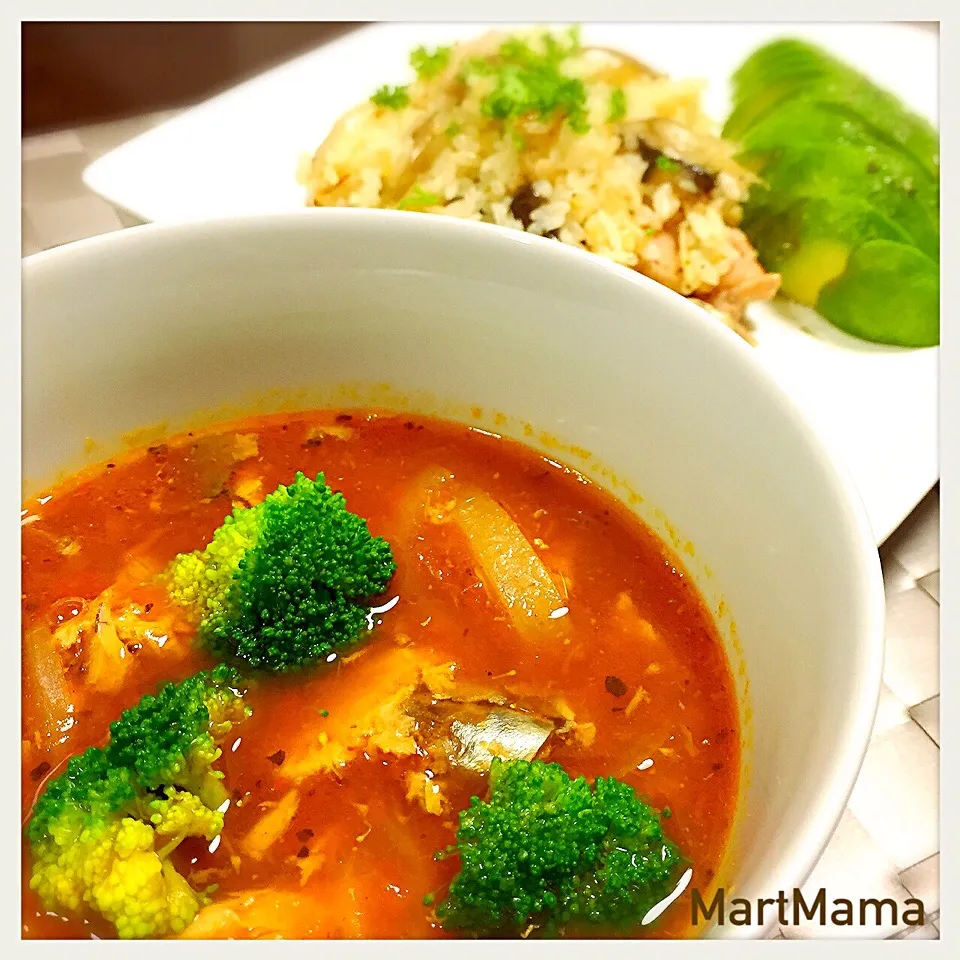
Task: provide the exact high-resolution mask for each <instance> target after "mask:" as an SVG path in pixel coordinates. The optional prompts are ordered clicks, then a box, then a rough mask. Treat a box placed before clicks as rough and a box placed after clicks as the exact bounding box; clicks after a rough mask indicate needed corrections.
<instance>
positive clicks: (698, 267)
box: [299, 32, 780, 340]
mask: <svg viewBox="0 0 960 960" xmlns="http://www.w3.org/2000/svg"><path fill="white" fill-rule="evenodd" d="M411 62H412V63H413V65H414V66H415V67H417V71H418V76H417V79H416V80H415V81H414V82H412V83H410V84H409V85H408V86H406V87H398V88H392V89H390V88H382V89H381V90H380V91H378V93H377V94H376V95H375V96H374V97H372V98H371V99H370V100H368V101H366V102H364V103H361V104H359V105H358V106H356V107H355V108H354V109H352V110H350V111H349V112H348V113H346V114H345V115H343V116H342V117H341V118H340V119H339V120H338V121H337V123H336V125H335V126H334V128H333V130H332V131H331V133H330V134H329V136H328V137H327V139H326V140H325V141H324V142H323V144H322V145H321V146H320V147H319V149H318V150H317V151H316V152H315V153H314V154H313V156H312V157H306V158H304V160H303V162H302V164H301V168H300V171H299V180H300V182H301V183H302V184H303V185H304V186H305V188H306V192H307V203H308V204H309V205H313V206H318V207H327V206H350V207H379V208H399V209H408V210H418V211H421V212H424V213H435V214H445V215H446V216H454V217H462V218H465V219H470V220H480V221H484V222H487V223H493V224H499V225H500V226H503V227H509V228H512V229H515V230H525V231H526V232H528V233H532V234H538V235H540V236H544V237H550V238H554V239H556V240H559V241H561V242H563V243H568V244H571V245H572V246H577V247H581V248H583V249H585V250H589V251H591V252H592V253H595V254H598V255H600V256H602V257H606V258H609V259H610V260H613V261H615V262H617V263H619V264H622V265H624V266H626V267H629V268H632V269H634V270H637V271H639V272H640V273H643V274H646V275H647V276H649V277H651V278H653V279H654V280H656V281H658V282H659V283H662V284H664V285H665V286H668V287H670V288H671V289H672V290H675V291H677V292H678V293H680V294H682V295H683V296H685V297H688V298H690V299H692V300H694V301H695V302H697V303H699V304H701V305H702V306H703V307H705V308H706V309H707V310H709V311H710V312H712V313H713V314H715V315H716V316H717V317H719V318H720V319H722V320H723V321H724V322H725V323H726V324H727V325H729V326H730V327H731V328H732V329H734V330H735V331H737V332H738V333H739V334H740V335H741V336H743V337H745V338H746V339H748V340H750V339H751V337H750V325H749V322H748V321H747V320H746V318H745V317H744V308H745V307H746V305H747V304H748V303H749V302H751V301H755V300H769V299H771V298H772V297H773V296H774V295H775V294H776V292H777V289H778V287H779V280H780V278H779V277H778V276H777V275H775V274H769V273H767V272H766V271H765V270H764V269H763V267H762V266H761V265H760V264H759V263H758V261H757V256H756V252H755V251H754V249H753V247H752V246H751V244H750V241H749V240H748V239H747V237H746V236H745V235H744V233H743V232H742V231H741V230H740V229H738V223H739V222H740V217H741V203H742V202H743V200H744V199H745V198H746V195H747V191H748V190H749V188H750V186H751V184H752V183H753V182H754V178H753V177H752V175H751V174H750V173H749V172H748V171H747V170H745V169H744V168H742V167H741V166H740V165H739V164H737V163H736V161H735V160H734V154H735V146H734V145H733V144H730V143H728V142H726V141H723V140H722V139H720V138H719V137H718V136H717V135H716V132H715V128H714V125H713V124H712V122H711V121H710V120H709V118H708V117H707V116H706V114H705V113H704V112H703V109H702V105H701V96H702V93H703V89H704V83H703V82H702V81H699V80H670V79H668V78H667V77H664V76H662V75H661V74H659V73H657V72H656V71H654V70H652V69H650V68H649V67H647V66H645V65H644V64H642V63H640V62H638V61H636V60H635V59H633V58H631V57H629V56H626V55H625V54H622V53H618V52H616V51H613V50H607V49H600V48H591V47H585V46H581V45H580V44H579V41H578V39H577V36H576V34H573V33H571V35H570V37H569V38H566V37H560V38H558V37H557V36H556V35H554V34H551V33H545V32H532V33H529V34H526V33H525V34H521V35H517V34H503V33H489V34H486V35H485V36H483V37H481V38H479V39H477V40H475V41H473V42H469V43H464V44H459V45H457V46H455V47H452V48H441V49H438V50H437V51H435V52H433V53H432V54H431V53H430V52H429V51H425V50H423V48H421V50H419V51H416V52H415V53H414V55H413V57H412V58H411Z"/></svg>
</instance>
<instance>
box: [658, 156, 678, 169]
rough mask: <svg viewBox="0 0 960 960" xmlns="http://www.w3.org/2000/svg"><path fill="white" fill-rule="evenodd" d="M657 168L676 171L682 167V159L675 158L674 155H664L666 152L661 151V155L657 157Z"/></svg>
mask: <svg viewBox="0 0 960 960" xmlns="http://www.w3.org/2000/svg"><path fill="white" fill-rule="evenodd" d="M657 168H658V169H659V170H671V171H674V172H676V171H677V170H679V169H680V161H679V160H674V159H673V157H667V156H664V154H662V153H661V154H660V156H658V157H657Z"/></svg>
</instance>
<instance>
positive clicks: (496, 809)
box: [436, 758, 681, 935]
mask: <svg viewBox="0 0 960 960" xmlns="http://www.w3.org/2000/svg"><path fill="white" fill-rule="evenodd" d="M453 849H455V850H456V852H457V853H459V856H460V872H459V873H458V874H457V876H456V877H455V878H454V880H453V882H452V883H451V884H450V889H449V892H448V896H447V898H446V899H445V900H444V901H443V902H442V903H440V904H439V905H438V907H437V910H436V912H437V916H438V918H439V919H440V920H441V922H442V923H443V925H444V926H445V927H447V928H451V929H452V928H459V929H463V930H465V931H468V932H472V933H475V934H487V935H489V934H509V933H519V932H523V931H525V930H526V929H527V928H528V927H530V926H531V925H532V926H535V927H537V928H539V929H541V930H542V931H543V932H546V933H551V932H558V931H559V930H561V929H563V928H564V927H570V928H572V929H574V930H576V929H580V930H583V929H585V928H586V927H587V926H588V925H593V924H600V925H603V926H605V927H608V928H617V927H622V926H625V925H628V924H637V923H639V922H640V921H641V920H642V919H643V917H644V916H645V914H646V913H647V911H648V910H649V909H650V908H651V907H653V906H655V905H656V904H657V903H659V902H660V901H661V900H662V899H663V898H664V897H666V896H667V895H668V894H669V893H670V892H671V890H672V889H673V887H674V885H675V883H676V880H677V875H678V868H679V867H680V865H681V857H680V854H679V852H678V850H677V848H676V846H674V844H673V843H671V841H670V840H668V839H667V838H666V837H665V836H664V834H663V831H662V829H661V825H660V818H659V817H658V815H657V813H656V811H655V810H653V808H651V807H650V806H649V805H647V804H646V803H644V802H643V801H642V800H640V799H639V797H637V795H636V793H634V790H633V788H632V787H630V786H628V785H627V784H625V783H621V782H619V781H618V780H616V779H614V778H612V777H611V778H604V777H600V778H598V779H597V780H596V782H595V783H594V785H593V786H592V787H591V786H590V784H589V783H587V781H586V780H585V779H584V778H583V777H578V778H576V779H571V778H570V777H569V776H568V775H567V773H566V772H565V771H564V769H563V768H562V767H561V766H560V765H559V764H557V763H545V762H543V761H540V760H533V761H529V762H528V761H523V760H512V761H511V760H508V761H504V760H501V759H499V758H497V759H495V760H494V761H493V765H492V766H491V768H490V794H489V799H488V800H481V799H480V798H478V797H473V798H472V800H471V801H470V806H469V807H467V809H466V810H463V811H462V812H461V814H460V826H459V829H458V831H457V843H456V847H455V848H453ZM451 852H452V851H451Z"/></svg>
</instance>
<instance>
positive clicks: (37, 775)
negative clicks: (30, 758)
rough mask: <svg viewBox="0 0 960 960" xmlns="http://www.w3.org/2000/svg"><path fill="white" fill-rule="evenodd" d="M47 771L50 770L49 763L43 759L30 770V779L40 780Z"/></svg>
mask: <svg viewBox="0 0 960 960" xmlns="http://www.w3.org/2000/svg"><path fill="white" fill-rule="evenodd" d="M49 772H50V764H49V763H47V761H46V760H44V761H43V762H41V763H38V764H37V765H36V766H35V767H34V768H33V769H32V770H31V771H30V779H31V780H33V781H34V782H36V781H37V780H40V779H42V778H43V777H45V776H46V775H47V774H48V773H49Z"/></svg>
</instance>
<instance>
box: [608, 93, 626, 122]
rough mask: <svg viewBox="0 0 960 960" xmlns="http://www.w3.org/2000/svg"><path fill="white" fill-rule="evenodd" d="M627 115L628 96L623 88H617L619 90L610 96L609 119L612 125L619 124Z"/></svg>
mask: <svg viewBox="0 0 960 960" xmlns="http://www.w3.org/2000/svg"><path fill="white" fill-rule="evenodd" d="M626 115H627V95H626V94H625V93H624V92H623V90H622V88H620V87H617V89H616V90H614V91H613V93H611V94H610V115H609V116H608V118H607V119H608V121H609V122H610V123H617V122H618V121H620V120H622V119H623V118H624V117H625V116H626Z"/></svg>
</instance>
